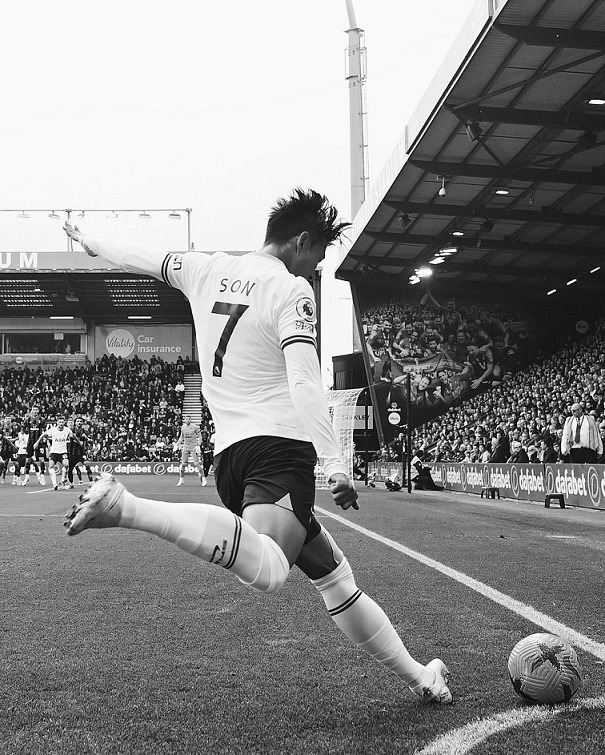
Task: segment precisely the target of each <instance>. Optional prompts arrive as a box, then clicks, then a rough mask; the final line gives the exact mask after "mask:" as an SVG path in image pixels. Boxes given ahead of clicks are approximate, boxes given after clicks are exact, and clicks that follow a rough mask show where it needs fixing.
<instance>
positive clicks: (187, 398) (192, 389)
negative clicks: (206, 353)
mask: <svg viewBox="0 0 605 755" xmlns="http://www.w3.org/2000/svg"><path fill="white" fill-rule="evenodd" d="M183 382H184V383H185V395H184V397H183V417H184V416H185V415H186V414H189V415H190V416H191V421H192V422H194V423H195V424H197V425H199V424H200V422H201V419H202V404H201V402H200V390H201V388H202V377H201V375H199V374H196V375H185V377H184V379H183Z"/></svg>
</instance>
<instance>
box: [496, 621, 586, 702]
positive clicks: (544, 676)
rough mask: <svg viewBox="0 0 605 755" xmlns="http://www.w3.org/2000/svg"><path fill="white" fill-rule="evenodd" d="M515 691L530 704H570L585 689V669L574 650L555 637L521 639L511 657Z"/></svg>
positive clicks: (540, 633) (544, 633) (543, 635)
mask: <svg viewBox="0 0 605 755" xmlns="http://www.w3.org/2000/svg"><path fill="white" fill-rule="evenodd" d="M508 674H509V676H510V680H511V682H512V685H513V688H514V690H515V692H516V693H517V694H518V695H519V696H520V697H522V698H523V699H524V700H525V701H526V702H528V703H540V704H542V705H557V704H559V703H568V702H569V701H570V700H571V698H572V697H573V696H574V695H575V694H576V692H577V691H578V690H579V689H580V687H581V686H582V667H581V666H580V662H579V661H578V656H577V655H576V651H575V650H574V649H573V647H572V646H571V645H570V644H569V643H568V642H565V640H563V639H561V637H557V635H555V634H547V633H546V632H539V633H537V634H530V635H529V637H525V638H524V639H522V640H520V641H519V642H518V643H517V644H516V645H515V647H514V648H513V649H512V652H511V654H510V656H509V658H508Z"/></svg>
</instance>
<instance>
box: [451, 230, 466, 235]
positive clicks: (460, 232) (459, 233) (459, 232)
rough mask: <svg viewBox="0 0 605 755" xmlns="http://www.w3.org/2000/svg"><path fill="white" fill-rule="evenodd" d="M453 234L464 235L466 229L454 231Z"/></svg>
mask: <svg viewBox="0 0 605 755" xmlns="http://www.w3.org/2000/svg"><path fill="white" fill-rule="evenodd" d="M452 236H464V231H452Z"/></svg>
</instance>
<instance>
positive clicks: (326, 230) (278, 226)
mask: <svg viewBox="0 0 605 755" xmlns="http://www.w3.org/2000/svg"><path fill="white" fill-rule="evenodd" d="M337 217H338V211H337V209H336V207H334V206H333V205H331V204H330V203H329V201H328V199H327V198H326V197H324V196H323V195H322V194H318V192H316V191H313V189H309V190H308V191H303V190H302V189H294V191H293V192H292V196H290V197H289V198H288V199H278V201H277V203H276V205H275V207H273V208H272V210H271V214H270V215H269V221H268V223H267V232H266V235H265V244H271V243H274V244H275V243H277V244H285V243H286V242H288V241H289V240H290V239H291V238H292V237H293V236H298V235H299V234H301V233H302V232H303V231H307V233H308V234H309V235H310V237H311V241H312V243H313V244H317V243H320V242H322V241H323V242H325V243H326V244H327V245H329V244H333V243H334V242H335V241H337V240H338V239H340V237H341V235H342V232H343V231H344V230H345V229H346V228H348V227H349V226H350V225H351V224H350V223H337V222H336V219H337Z"/></svg>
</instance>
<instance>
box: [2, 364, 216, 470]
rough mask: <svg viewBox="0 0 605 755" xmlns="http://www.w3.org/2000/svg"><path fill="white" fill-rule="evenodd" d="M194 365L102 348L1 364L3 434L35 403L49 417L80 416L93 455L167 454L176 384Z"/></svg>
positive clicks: (175, 429)
mask: <svg viewBox="0 0 605 755" xmlns="http://www.w3.org/2000/svg"><path fill="white" fill-rule="evenodd" d="M195 366H196V365H195V363H192V362H190V363H189V364H188V365H186V364H185V362H183V360H181V359H179V360H177V361H176V362H165V361H164V360H162V359H161V358H159V357H155V356H152V357H151V359H150V360H149V361H143V360H141V359H140V358H138V357H134V358H133V359H122V358H120V357H114V356H103V357H102V358H100V359H97V360H96V361H95V362H94V363H93V362H90V361H88V362H87V363H86V364H85V365H82V366H73V367H56V368H53V369H47V370H44V369H42V367H37V368H33V369H32V368H30V367H29V366H27V365H24V366H22V367H9V368H5V369H3V370H2V371H0V422H1V425H2V427H3V429H4V432H5V434H6V435H7V436H8V437H11V438H12V437H15V436H16V434H17V432H18V429H19V426H20V424H21V423H22V422H23V420H24V418H25V416H26V415H27V413H28V412H29V411H30V409H31V408H32V407H33V406H37V407H38V408H39V410H40V414H41V415H42V417H43V418H44V420H45V422H46V424H47V425H48V424H49V423H51V422H53V421H54V420H55V419H56V418H57V417H58V416H64V417H65V418H66V419H68V418H74V417H81V418H82V419H83V420H84V430H85V432H86V433H87V435H88V437H89V438H90V440H91V447H90V448H89V449H88V458H89V459H91V460H96V461H146V460H152V461H172V460H175V459H176V458H177V457H176V455H175V452H174V450H173V444H174V442H175V440H176V439H177V437H178V435H179V431H180V427H181V424H182V416H183V402H184V397H185V391H184V390H182V389H180V390H177V386H179V385H181V384H183V383H184V380H183V378H184V376H185V372H186V370H187V369H189V370H192V369H194V368H195ZM200 400H201V397H200V399H198V402H199V401H200ZM199 412H200V417H201V423H200V427H201V428H202V429H203V430H205V431H207V432H208V433H209V432H210V430H211V417H210V414H209V412H208V409H207V407H206V406H204V405H203V404H202V405H201V406H200V410H199Z"/></svg>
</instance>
